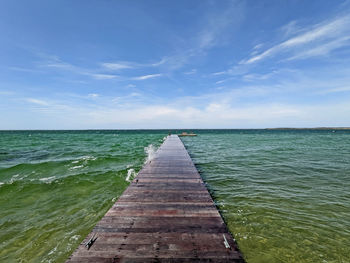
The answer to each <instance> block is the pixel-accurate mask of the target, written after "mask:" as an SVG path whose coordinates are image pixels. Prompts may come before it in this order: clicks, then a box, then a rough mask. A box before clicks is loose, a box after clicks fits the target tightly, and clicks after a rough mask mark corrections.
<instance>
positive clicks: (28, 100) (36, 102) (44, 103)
mask: <svg viewBox="0 0 350 263" xmlns="http://www.w3.org/2000/svg"><path fill="white" fill-rule="evenodd" d="M24 100H25V101H27V102H30V103H33V104H36V105H40V106H49V103H48V102H46V101H44V100H40V99H35V98H25V99H24Z"/></svg>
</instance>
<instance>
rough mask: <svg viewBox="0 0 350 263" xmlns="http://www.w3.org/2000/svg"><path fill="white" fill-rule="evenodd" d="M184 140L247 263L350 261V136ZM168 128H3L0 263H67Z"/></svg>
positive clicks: (244, 133) (224, 135)
mask: <svg viewBox="0 0 350 263" xmlns="http://www.w3.org/2000/svg"><path fill="white" fill-rule="evenodd" d="M195 132H196V133H198V136H197V137H184V138H183V142H184V143H185V145H186V147H187V149H188V151H189V152H190V154H191V156H192V158H193V160H194V162H195V163H196V165H197V167H198V169H199V170H200V171H201V174H202V176H203V178H204V180H205V182H206V183H207V185H208V188H209V190H210V192H211V194H212V196H213V197H214V199H215V202H216V203H217V205H218V207H219V209H220V211H221V213H222V215H223V217H224V219H225V221H226V223H227V225H228V227H229V229H230V230H231V232H232V233H233V234H234V235H235V238H236V240H237V241H238V244H239V246H240V248H241V250H242V252H243V254H244V256H245V258H246V260H247V262H248V263H254V262H276V263H277V262H350V260H349V258H350V257H349V255H350V220H349V218H350V132H346V131H338V132H336V133H333V132H332V131H310V130H308V131H268V130H250V131H249V130H232V131H231V130H201V131H195ZM167 133H168V131H45V132H44V131H25V132H23V131H22V132H21V131H17V132H5V131H4V132H0V233H1V235H0V262H64V261H65V259H66V258H67V257H68V256H69V255H70V254H71V253H72V251H73V250H74V249H75V248H76V247H77V245H78V244H79V243H80V242H81V240H82V239H83V238H84V237H85V236H86V235H87V233H88V232H89V231H90V230H91V228H92V227H93V226H94V225H95V224H96V222H97V221H98V220H99V219H100V218H101V217H102V216H103V215H104V214H105V212H106V211H107V210H108V209H109V207H111V206H112V204H113V203H114V202H115V200H116V199H117V198H118V196H120V194H121V193H122V192H123V190H124V189H125V188H126V187H127V185H128V182H126V180H125V179H126V177H127V175H128V171H129V174H132V169H134V170H135V171H136V172H137V171H138V170H139V169H140V168H141V167H142V165H143V163H144V161H145V160H146V158H147V156H148V154H149V153H148V151H151V150H152V147H149V146H150V145H153V146H154V147H155V148H156V147H158V146H159V145H160V144H161V143H162V141H163V138H164V136H166V135H167Z"/></svg>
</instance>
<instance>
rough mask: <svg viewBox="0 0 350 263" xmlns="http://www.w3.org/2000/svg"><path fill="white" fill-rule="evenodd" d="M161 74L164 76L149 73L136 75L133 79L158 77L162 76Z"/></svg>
mask: <svg viewBox="0 0 350 263" xmlns="http://www.w3.org/2000/svg"><path fill="white" fill-rule="evenodd" d="M161 76H162V74H149V75H144V76H139V77H134V78H132V79H133V80H145V79H153V78H158V77H161Z"/></svg>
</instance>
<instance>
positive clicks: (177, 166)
mask: <svg viewBox="0 0 350 263" xmlns="http://www.w3.org/2000/svg"><path fill="white" fill-rule="evenodd" d="M92 237H97V239H96V240H95V242H94V243H93V244H92V245H91V247H90V248H89V249H87V248H86V247H85V244H86V243H87V242H88V241H89V240H90V239H91V238H92ZM225 241H226V242H227V243H228V244H229V248H228V247H227V245H226V246H225V243H224V242H225ZM67 262H120V263H126V262H143V263H147V262H164V263H168V262H169V263H170V262H172V263H177V262H216V263H221V262H244V260H243V258H242V255H241V253H240V252H239V250H238V248H237V245H236V243H235V241H234V239H233V238H232V236H231V235H230V234H229V232H228V230H227V227H226V225H225V224H224V222H223V220H222V218H221V216H220V214H219V212H218V211H217V209H216V207H215V205H214V203H213V200H212V199H211V197H210V195H209V193H208V190H207V189H206V187H205V184H204V183H203V181H202V179H201V177H200V175H199V173H198V171H197V169H196V168H195V166H194V164H193V162H192V160H191V158H190V156H189V154H188V153H187V151H186V149H185V147H184V145H183V143H182V142H181V140H180V139H179V138H178V137H177V136H174V135H173V136H168V137H167V139H166V140H165V141H164V143H163V144H162V145H161V146H160V147H159V149H158V151H157V153H156V156H155V158H154V159H153V160H152V161H150V162H149V163H147V164H146V165H145V166H144V167H143V169H142V170H141V171H140V172H139V173H138V176H137V178H136V179H135V180H134V181H133V182H132V183H131V184H130V186H129V187H128V188H127V189H126V190H125V191H124V193H123V195H122V196H121V197H120V198H119V200H118V201H117V202H116V203H115V204H114V205H113V206H112V208H111V209H110V210H109V211H108V212H107V213H106V215H105V216H104V217H103V218H102V219H101V220H100V222H98V223H97V225H96V226H95V227H94V229H93V230H92V231H91V233H90V234H89V235H88V236H87V237H86V238H85V239H84V241H83V242H82V243H81V244H80V246H79V247H78V248H77V249H76V251H75V252H74V253H73V254H72V256H71V257H70V258H69V259H68V261H67Z"/></svg>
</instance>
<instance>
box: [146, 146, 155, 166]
mask: <svg viewBox="0 0 350 263" xmlns="http://www.w3.org/2000/svg"><path fill="white" fill-rule="evenodd" d="M145 153H147V158H146V160H145V164H146V163H148V162H150V161H152V160H153V159H154V157H155V155H156V148H155V147H154V146H153V144H150V145H148V146H147V147H145Z"/></svg>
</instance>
